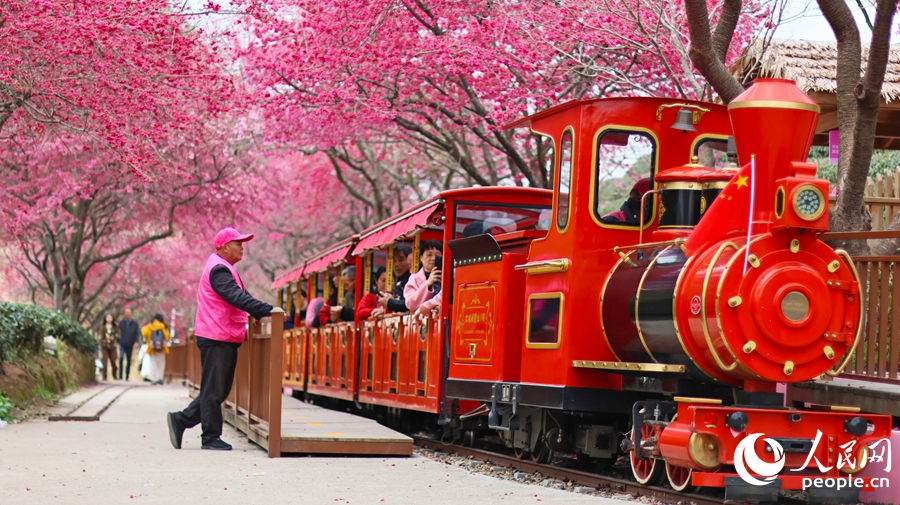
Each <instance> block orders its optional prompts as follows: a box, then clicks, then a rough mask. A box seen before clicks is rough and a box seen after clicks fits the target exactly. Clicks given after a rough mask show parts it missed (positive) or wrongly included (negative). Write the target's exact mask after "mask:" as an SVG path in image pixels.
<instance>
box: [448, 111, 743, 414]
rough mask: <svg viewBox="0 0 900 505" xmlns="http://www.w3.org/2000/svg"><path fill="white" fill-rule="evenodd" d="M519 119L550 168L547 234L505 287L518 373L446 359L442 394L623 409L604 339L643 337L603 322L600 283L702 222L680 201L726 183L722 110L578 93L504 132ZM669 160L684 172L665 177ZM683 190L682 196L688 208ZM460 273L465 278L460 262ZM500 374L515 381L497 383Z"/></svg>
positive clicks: (614, 360) (625, 399) (631, 341)
mask: <svg viewBox="0 0 900 505" xmlns="http://www.w3.org/2000/svg"><path fill="white" fill-rule="evenodd" d="M525 126H527V127H530V129H531V131H532V132H534V133H537V134H540V135H544V136H546V137H548V139H549V140H550V141H551V142H552V143H553V146H554V153H555V158H554V159H555V168H556V169H555V170H554V193H553V195H554V196H553V207H552V213H551V216H550V220H549V228H548V230H547V234H546V235H545V236H543V237H540V238H537V239H535V240H534V241H533V242H531V243H530V245H529V247H528V249H527V251H525V254H524V257H523V260H522V261H521V263H519V264H517V266H516V267H515V271H516V272H521V273H522V274H524V275H523V276H522V278H521V288H520V289H516V290H513V291H508V292H507V303H508V304H510V305H517V306H518V307H519V309H518V310H519V313H520V316H519V317H520V318H521V319H522V321H523V322H522V325H521V332H522V335H523V337H524V338H522V344H521V346H520V347H519V349H518V352H519V354H520V355H519V356H517V357H516V362H517V367H518V370H516V371H515V372H516V373H507V372H506V371H504V372H502V373H500V374H498V375H496V376H494V377H491V378H485V379H487V380H478V376H477V375H475V374H472V373H471V372H468V371H463V370H454V369H453V367H452V364H451V371H450V380H449V381H448V390H449V391H450V392H451V394H452V395H453V396H458V397H460V398H477V399H480V400H483V401H489V400H490V399H491V398H492V397H494V398H496V397H497V395H498V391H499V394H503V392H504V391H503V390H506V391H510V390H513V391H512V393H514V394H515V395H516V396H517V401H518V402H519V403H522V404H525V405H531V406H540V407H547V408H555V409H579V410H592V409H597V408H601V407H600V406H602V408H604V409H608V408H609V406H610V403H611V402H612V403H613V404H617V405H620V406H621V409H622V410H623V412H624V411H629V410H630V409H631V404H632V401H631V400H632V399H633V398H631V396H628V395H626V396H623V395H621V394H619V393H620V392H621V390H622V389H623V384H622V381H623V376H622V375H621V374H618V373H607V372H606V371H605V370H609V371H616V367H619V366H623V365H622V362H623V361H624V362H627V361H629V360H627V359H624V356H618V355H617V352H616V351H617V350H616V349H613V348H612V347H611V346H610V345H608V344H607V343H606V341H607V339H606V338H605V336H604V335H605V334H606V333H607V332H614V333H616V334H618V335H623V334H624V335H625V338H626V339H627V342H626V343H625V344H623V345H625V346H626V347H627V348H629V349H630V348H631V347H633V346H636V345H637V346H640V345H641V344H640V339H639V338H638V335H637V332H636V331H635V330H634V328H609V329H606V328H603V325H602V323H601V315H600V314H601V303H602V300H601V296H602V293H603V290H604V288H605V282H604V281H605V280H606V279H607V278H608V274H609V272H610V270H611V269H612V268H613V267H614V266H615V265H616V264H617V263H618V262H620V261H623V258H627V257H628V255H629V254H631V253H629V252H628V251H629V250H630V249H631V248H635V249H636V245H637V244H646V243H649V242H651V241H662V240H671V239H673V238H676V237H679V236H683V234H684V233H686V232H687V231H689V230H684V229H682V230H679V226H678V225H679V224H681V225H684V223H683V221H685V216H684V215H683V214H685V212H687V214H688V219H691V218H692V217H691V214H692V212H693V214H695V216H693V218H696V219H699V211H691V210H682V209H680V208H679V207H680V206H681V205H684V206H686V207H689V208H690V209H693V208H695V207H696V208H698V209H699V207H700V199H701V198H703V197H704V195H703V191H704V189H706V190H712V191H715V190H716V187H719V188H721V185H722V184H724V182H722V179H723V178H724V181H727V180H728V179H730V178H731V176H732V175H733V174H727V175H724V176H721V175H720V176H719V177H716V172H717V171H718V169H721V168H724V167H725V166H726V165H727V164H728V162H727V158H726V150H727V144H728V137H729V135H730V132H731V125H730V123H729V119H728V114H727V111H726V109H725V107H723V106H718V105H715V104H708V103H700V102H691V101H674V100H671V99H651V98H640V99H633V98H615V99H602V100H586V101H573V102H569V103H566V104H563V105H560V106H557V107H554V108H551V109H548V110H546V111H543V112H540V113H537V114H534V115H532V116H529V117H527V118H524V119H522V120H520V121H517V122H514V123H512V124H510V125H508V126H507V128H516V127H525ZM701 162H703V163H705V164H706V165H705V166H702V165H701ZM675 167H681V171H680V172H678V171H673V172H672V173H669V174H667V169H670V168H675ZM692 168H693V172H691V169H692ZM666 176H667V177H668V178H667V177H666ZM701 177H703V178H705V179H704V180H702V181H701V180H700V179H701ZM689 185H690V188H688V186H689ZM664 186H665V187H664ZM682 189H684V191H682ZM694 189H696V190H697V191H696V194H694V193H695V191H694ZM688 190H689V191H688ZM679 192H684V193H689V194H686V195H681V196H679V195H678V194H677V193H679ZM707 196H712V195H711V194H710V195H707ZM682 197H689V198H688V200H687V201H686V202H685V203H684V204H682V203H680V201H681V200H682V199H683V198H682ZM661 201H662V202H664V203H667V204H668V205H669V207H665V206H663V205H660V202H661ZM676 201H677V202H679V203H676ZM663 213H664V214H663ZM661 214H663V215H661ZM681 228H685V226H682V227H681ZM687 228H689V223H688V226H687ZM456 275H457V276H461V275H463V274H462V272H461V270H460V269H459V268H458V269H457V274H456ZM476 277H477V276H476ZM619 305H621V306H617V307H615V310H619V311H622V310H625V311H626V313H627V300H624V301H623V303H620V304H619ZM626 315H627V314H626ZM629 337H633V338H629ZM639 350H640V351H642V352H643V350H642V349H639ZM620 358H622V359H620ZM624 366H627V365H624ZM506 377H509V378H510V379H511V380H510V379H506ZM626 380H627V379H626ZM506 381H509V382H514V383H515V384H511V385H509V386H508V387H504V384H503V383H504V382H506ZM506 396H509V394H507V395H506Z"/></svg>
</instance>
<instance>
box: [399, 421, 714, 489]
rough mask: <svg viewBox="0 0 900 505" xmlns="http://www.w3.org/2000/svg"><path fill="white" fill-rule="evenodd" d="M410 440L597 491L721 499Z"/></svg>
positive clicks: (501, 455) (462, 448)
mask: <svg viewBox="0 0 900 505" xmlns="http://www.w3.org/2000/svg"><path fill="white" fill-rule="evenodd" d="M413 440H414V441H415V444H416V445H418V446H419V447H424V448H426V449H432V450H435V451H441V452H446V453H448V454H456V455H457V456H463V457H467V456H471V457H472V459H476V460H478V461H483V462H486V463H493V464H495V465H498V466H504V467H509V468H512V469H514V470H519V471H522V472H529V473H534V472H540V474H541V475H543V476H545V477H549V478H553V479H559V480H562V481H564V482H565V481H572V482H573V483H575V484H576V485H579V486H587V487H592V488H594V489H597V490H600V491H611V492H613V493H619V494H630V495H634V496H650V497H652V498H655V499H657V500H660V501H663V502H667V503H679V502H682V503H691V504H692V505H722V504H723V503H725V500H724V498H716V497H711V496H703V495H699V494H694V493H679V492H677V491H674V490H672V489H666V488H662V487H656V486H642V485H640V484H638V483H637V482H633V481H629V480H625V479H618V478H616V477H607V476H604V475H598V474H595V473H588V472H582V471H579V470H572V469H570V468H563V467H559V466H553V465H549V464H540V463H534V462H532V461H527V460H521V459H517V458H515V457H513V456H507V455H505V454H498V453H495V452H490V451H485V450H482V449H474V448H472V447H464V446H461V445H456V444H444V443H443V442H440V441H438V440H434V439H430V438H424V437H413Z"/></svg>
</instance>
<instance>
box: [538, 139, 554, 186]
mask: <svg viewBox="0 0 900 505" xmlns="http://www.w3.org/2000/svg"><path fill="white" fill-rule="evenodd" d="M534 137H535V139H536V142H537V149H536V151H537V159H538V163H539V164H540V165H539V166H540V168H541V177H542V178H543V180H544V187H545V188H553V182H554V180H553V176H554V175H556V174H554V173H553V172H554V168H555V166H556V149H554V147H553V137H550V136H548V135H540V134H538V133H537V132H535V135H534Z"/></svg>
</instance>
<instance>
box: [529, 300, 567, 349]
mask: <svg viewBox="0 0 900 505" xmlns="http://www.w3.org/2000/svg"><path fill="white" fill-rule="evenodd" d="M562 308H563V294H562V293H541V294H534V295H531V296H530V297H528V328H527V330H526V335H527V337H526V339H525V346H526V347H529V348H532V349H556V348H558V347H559V336H560V330H561V323H560V318H561V317H562Z"/></svg>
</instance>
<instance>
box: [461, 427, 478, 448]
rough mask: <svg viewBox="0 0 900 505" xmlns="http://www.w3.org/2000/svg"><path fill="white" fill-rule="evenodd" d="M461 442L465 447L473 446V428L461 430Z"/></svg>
mask: <svg viewBox="0 0 900 505" xmlns="http://www.w3.org/2000/svg"><path fill="white" fill-rule="evenodd" d="M462 444H463V445H464V446H466V447H475V430H466V431H464V432H463V438H462Z"/></svg>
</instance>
